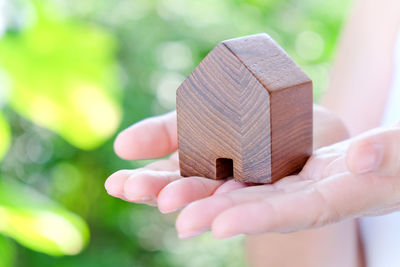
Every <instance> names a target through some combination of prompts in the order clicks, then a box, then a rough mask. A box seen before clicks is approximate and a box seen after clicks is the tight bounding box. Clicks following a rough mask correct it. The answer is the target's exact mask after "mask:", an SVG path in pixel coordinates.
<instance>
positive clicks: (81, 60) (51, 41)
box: [0, 1, 121, 149]
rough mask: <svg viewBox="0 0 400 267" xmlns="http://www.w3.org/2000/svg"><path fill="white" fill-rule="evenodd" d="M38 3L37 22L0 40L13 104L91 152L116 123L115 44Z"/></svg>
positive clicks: (1, 62)
mask: <svg viewBox="0 0 400 267" xmlns="http://www.w3.org/2000/svg"><path fill="white" fill-rule="evenodd" d="M36 3H37V6H36V7H37V9H38V11H40V12H38V18H37V20H36V22H35V23H34V24H32V25H31V26H29V27H27V28H25V29H23V30H22V31H21V32H18V33H15V32H9V33H7V34H5V36H4V37H3V39H0V65H2V66H3V67H4V69H5V70H6V71H7V73H8V74H9V75H10V77H11V81H12V85H13V87H12V91H11V105H12V107H13V108H14V109H15V110H16V111H17V112H18V113H20V114H21V115H23V116H24V117H26V118H28V119H30V120H32V121H34V122H35V123H37V124H40V125H42V126H45V127H48V128H50V129H52V130H54V131H56V132H57V133H58V134H60V135H61V136H62V137H63V138H65V139H66V140H67V141H68V142H70V143H71V144H73V145H75V146H77V147H78V148H81V149H92V148H95V147H97V146H99V145H100V144H101V143H102V142H104V141H105V140H106V139H107V138H108V137H110V135H112V134H113V133H114V131H115V130H116V128H117V126H118V124H119V122H120V113H121V111H120V106H119V104H118V102H117V101H116V100H117V96H118V94H117V92H116V91H115V89H116V88H117V81H116V65H115V57H114V50H115V41H114V39H113V38H112V37H111V36H110V35H108V34H107V33H105V32H104V31H102V30H100V29H99V28H96V27H94V26H89V25H86V24H82V23H78V22H76V21H71V20H66V19H59V18H55V17H56V15H55V14H57V12H56V11H54V12H53V10H49V9H46V12H47V13H46V12H44V9H42V8H41V5H43V3H44V2H43V1H36ZM39 4H40V5H39ZM50 13H51V15H47V14H50Z"/></svg>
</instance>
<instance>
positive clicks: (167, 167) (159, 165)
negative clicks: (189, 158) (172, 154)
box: [145, 159, 179, 171]
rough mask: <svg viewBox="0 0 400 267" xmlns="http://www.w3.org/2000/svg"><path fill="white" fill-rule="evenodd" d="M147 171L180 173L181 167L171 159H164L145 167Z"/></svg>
mask: <svg viewBox="0 0 400 267" xmlns="http://www.w3.org/2000/svg"><path fill="white" fill-rule="evenodd" d="M145 169H149V170H154V171H178V170H179V165H178V163H177V162H176V161H173V160H171V159H163V160H157V161H155V162H153V163H150V164H149V165H147V166H146V167H145Z"/></svg>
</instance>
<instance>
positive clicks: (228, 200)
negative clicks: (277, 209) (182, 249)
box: [176, 185, 276, 238]
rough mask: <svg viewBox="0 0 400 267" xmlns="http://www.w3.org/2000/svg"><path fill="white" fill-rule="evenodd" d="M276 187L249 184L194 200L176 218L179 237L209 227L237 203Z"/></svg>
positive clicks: (258, 196)
mask: <svg viewBox="0 0 400 267" xmlns="http://www.w3.org/2000/svg"><path fill="white" fill-rule="evenodd" d="M274 191H276V189H275V188H274V187H273V186H270V185H262V186H251V187H246V188H242V189H238V190H235V191H231V192H229V193H225V194H216V195H213V196H211V197H208V198H205V199H201V200H198V201H195V202H193V203H191V204H189V205H188V206H186V207H185V208H184V209H183V210H182V212H181V213H180V214H179V216H178V218H177V220H176V228H177V231H178V233H179V237H180V238H189V237H192V236H196V235H198V234H200V233H202V232H204V231H206V230H208V229H210V227H211V223H212V221H213V220H214V218H215V217H216V216H218V215H219V214H220V213H221V212H223V211H224V210H226V209H228V208H230V207H232V206H234V205H235V204H237V203H245V202H249V201H257V200H259V199H261V198H262V197H264V196H265V195H266V194H268V193H273V192H274Z"/></svg>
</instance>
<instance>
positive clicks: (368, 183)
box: [211, 172, 400, 238]
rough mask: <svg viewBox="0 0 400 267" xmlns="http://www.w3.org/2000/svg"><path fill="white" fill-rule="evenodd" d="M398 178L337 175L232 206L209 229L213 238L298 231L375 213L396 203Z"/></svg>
mask: <svg viewBox="0 0 400 267" xmlns="http://www.w3.org/2000/svg"><path fill="white" fill-rule="evenodd" d="M397 180H398V179H397V178H396V177H392V176H386V177H380V176H376V175H372V174H370V175H354V174H352V173H349V172H348V173H342V174H338V175H335V176H332V177H329V178H327V179H325V180H322V181H320V182H318V183H317V184H315V185H313V186H308V187H307V188H305V189H303V190H299V191H295V192H289V193H282V192H281V193H276V194H273V195H270V196H269V197H265V198H264V199H263V200H262V201H250V202H247V203H240V202H239V203H236V204H235V205H231V207H229V208H228V209H225V210H224V211H223V212H220V214H219V215H218V216H216V217H215V220H214V221H213V223H212V227H211V229H212V232H213V235H214V236H215V237H217V238H226V237H231V236H234V235H237V234H260V233H265V232H291V231H298V230H302V229H308V228H314V227H320V226H323V225H326V224H330V223H332V222H337V221H339V220H343V219H346V218H354V217H359V216H363V215H365V214H369V215H378V214H379V211H381V210H382V209H384V208H385V207H391V206H393V205H394V203H397V202H398V199H399V197H400V193H399V189H398V188H399V187H400V185H399V182H397ZM374 211H375V212H374Z"/></svg>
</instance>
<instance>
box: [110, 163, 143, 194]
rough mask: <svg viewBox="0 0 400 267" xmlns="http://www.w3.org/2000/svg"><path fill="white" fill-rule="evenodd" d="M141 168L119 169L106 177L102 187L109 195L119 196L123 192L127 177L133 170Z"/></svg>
mask: <svg viewBox="0 0 400 267" xmlns="http://www.w3.org/2000/svg"><path fill="white" fill-rule="evenodd" d="M140 170H141V169H136V170H120V171H117V172H115V173H113V174H112V175H111V176H110V177H108V178H107V180H106V182H105V183H104V187H105V188H106V191H107V193H108V194H109V195H111V196H113V197H118V198H121V197H122V196H123V193H124V190H123V188H124V184H125V181H126V180H127V179H128V177H129V176H130V175H131V174H132V173H133V172H135V171H140Z"/></svg>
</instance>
